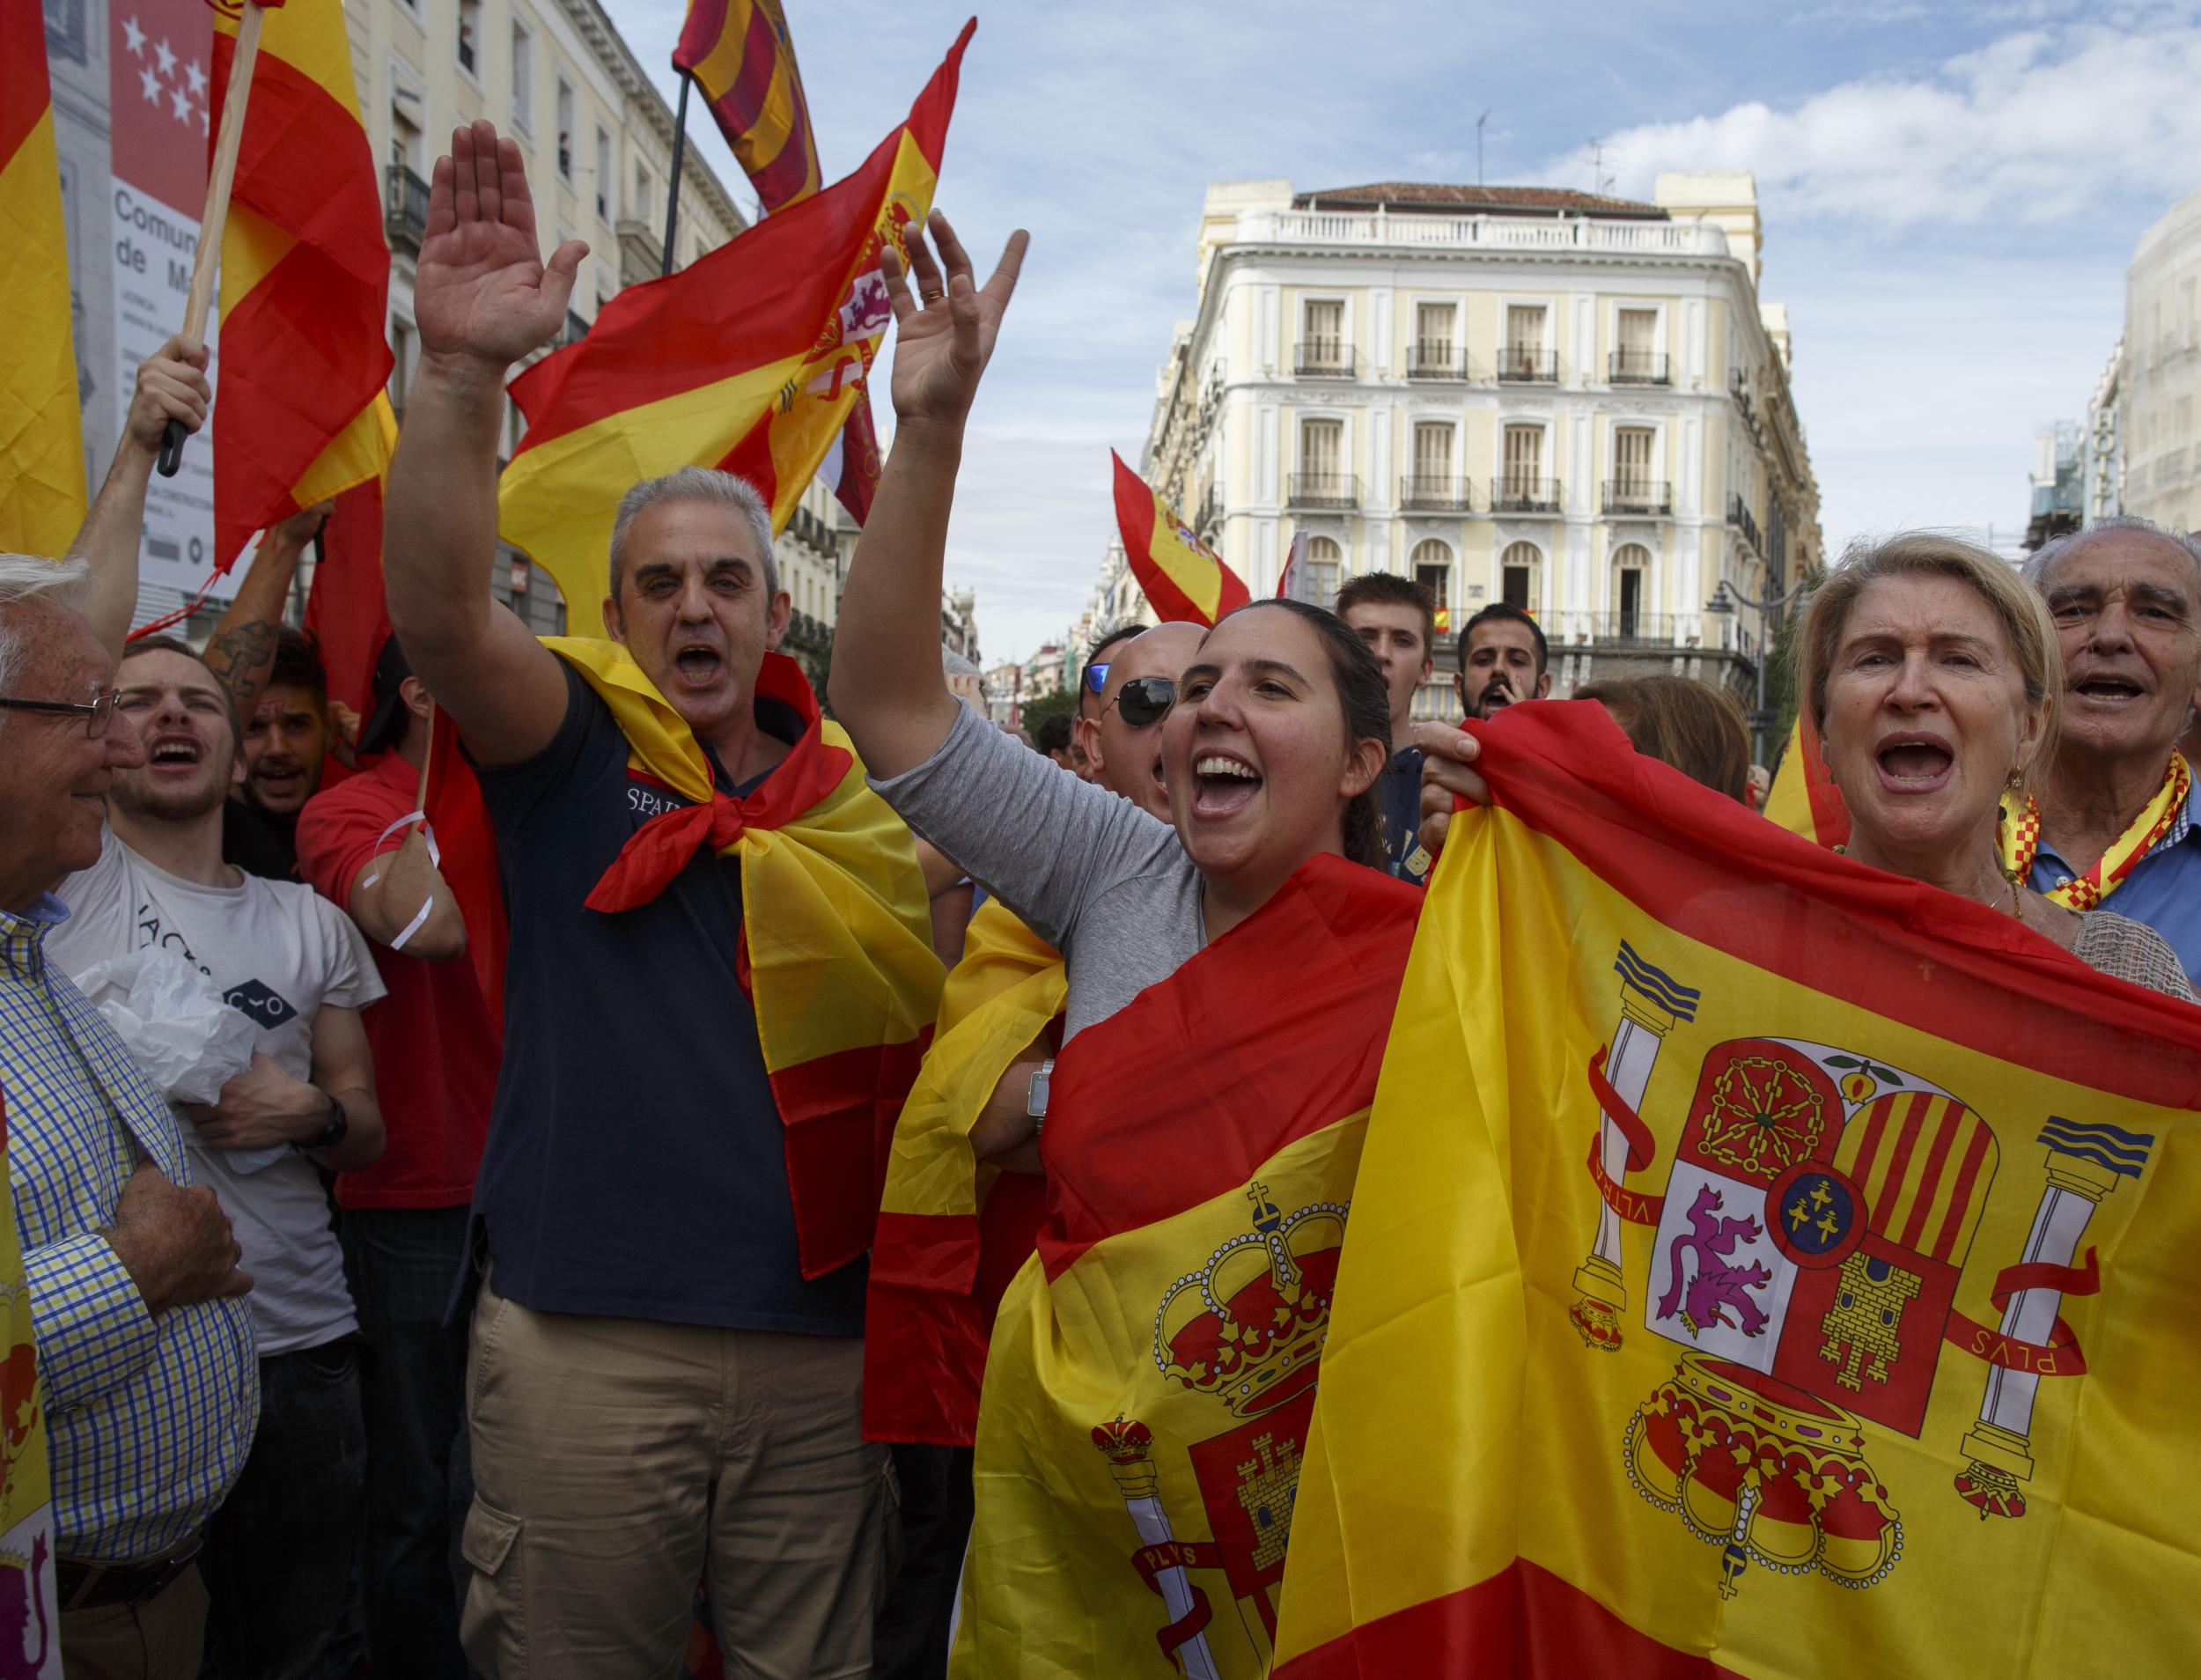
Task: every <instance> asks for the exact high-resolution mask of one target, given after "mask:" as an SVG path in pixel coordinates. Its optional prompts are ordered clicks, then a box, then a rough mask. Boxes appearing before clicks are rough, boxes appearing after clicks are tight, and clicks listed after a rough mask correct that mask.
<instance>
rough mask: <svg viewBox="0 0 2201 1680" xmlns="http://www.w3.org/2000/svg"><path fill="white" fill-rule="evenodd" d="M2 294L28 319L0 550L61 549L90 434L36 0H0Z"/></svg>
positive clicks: (0, 386) (7, 447) (2, 371)
mask: <svg viewBox="0 0 2201 1680" xmlns="http://www.w3.org/2000/svg"><path fill="white" fill-rule="evenodd" d="M0 297H5V298H7V300H8V308H9V311H10V313H11V314H12V315H13V316H14V317H15V318H16V320H17V321H19V322H20V323H21V325H22V327H23V328H24V330H22V331H21V332H19V333H11V334H10V335H9V348H8V354H7V355H6V357H0V460H4V461H6V462H7V471H6V472H5V473H4V474H0V549H4V550H7V551H9V552H11V553H14V554H38V555H45V556H49V557H51V558H55V559H58V558H60V557H61V556H63V555H64V554H66V553H68V551H69V545H70V542H72V541H73V540H74V539H75V537H76V534H77V527H80V526H81V525H83V523H84V516H85V479H84V474H85V466H84V434H83V431H82V429H81V426H80V424H79V416H78V413H77V353H76V349H75V343H74V340H73V338H72V336H71V332H70V306H69V247H68V244H67V242H66V240H64V239H63V236H62V219H61V165H60V161H59V158H58V156H57V154H56V152H55V147H54V100H53V92H52V89H51V88H50V86H49V85H48V81H47V77H46V18H45V13H44V12H43V11H41V10H40V7H39V6H38V5H37V4H35V0H0Z"/></svg>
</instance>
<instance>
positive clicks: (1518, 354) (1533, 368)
mask: <svg viewBox="0 0 2201 1680" xmlns="http://www.w3.org/2000/svg"><path fill="white" fill-rule="evenodd" d="M1550 313H1551V312H1550V310H1548V309H1546V308H1545V307H1544V306H1542V304H1508V305H1506V306H1505V348H1504V349H1503V350H1500V351H1499V352H1498V378H1499V379H1507V380H1516V381H1520V380H1526V381H1531V382H1549V381H1551V380H1555V379H1557V378H1558V377H1559V370H1558V358H1557V357H1556V356H1555V355H1553V354H1552V352H1551V351H1550V350H1546V349H1545V348H1544V329H1545V326H1546V323H1547V321H1549V319H1550Z"/></svg>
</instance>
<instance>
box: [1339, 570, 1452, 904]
mask: <svg viewBox="0 0 2201 1680" xmlns="http://www.w3.org/2000/svg"><path fill="white" fill-rule="evenodd" d="M1337 615H1338V617H1340V618H1342V619H1343V620H1344V621H1345V623H1346V625H1347V626H1348V627H1349V628H1350V629H1351V630H1352V632H1353V633H1354V634H1355V635H1356V636H1358V637H1360V639H1361V640H1362V641H1363V642H1364V643H1366V645H1367V648H1368V651H1369V652H1371V653H1373V654H1374V655H1375V660H1376V664H1377V666H1378V667H1379V668H1380V669H1381V671H1382V672H1383V686H1384V689H1385V690H1386V692H1387V693H1388V695H1389V696H1390V699H1391V748H1392V751H1391V756H1390V759H1389V760H1388V762H1387V763H1385V765H1384V767H1383V778H1382V780H1381V781H1380V783H1378V784H1377V802H1378V804H1379V806H1380V808H1381V811H1382V814H1383V848H1384V851H1385V853H1386V854H1387V855H1388V858H1389V859H1390V865H1391V873H1393V874H1394V875H1396V876H1397V877H1398V878H1399V879H1400V880H1401V881H1409V882H1411V883H1412V884H1413V885H1414V886H1417V887H1419V886H1421V885H1423V884H1424V882H1425V881H1427V880H1428V879H1429V866H1430V863H1431V862H1432V859H1431V858H1430V856H1429V854H1428V853H1427V852H1425V851H1423V850H1422V848H1421V844H1420V842H1419V840H1418V839H1417V831H1418V830H1419V829H1420V828H1421V811H1422V754H1421V749H1420V748H1418V747H1416V746H1415V745H1414V744H1413V742H1412V741H1410V740H1409V739H1408V736H1409V734H1410V733H1411V732H1412V729H1413V726H1414V696H1416V695H1417V693H1419V692H1420V690H1421V686H1422V684H1423V683H1424V682H1428V681H1429V674H1430V673H1431V672H1432V671H1433V670H1435V669H1436V666H1437V593H1436V591H1434V590H1433V589H1432V588H1431V587H1430V586H1428V585H1427V584H1425V583H1417V582H1415V581H1414V580H1413V579H1411V578H1401V577H1397V576H1395V575H1394V574H1393V573H1391V572H1388V571H1370V572H1364V573H1362V574H1361V575H1360V576H1359V577H1357V578H1353V579H1352V580H1351V582H1350V583H1348V584H1347V585H1346V586H1344V587H1343V589H1341V590H1339V591H1338V592H1337Z"/></svg>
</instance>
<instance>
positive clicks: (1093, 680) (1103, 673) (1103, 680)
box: [1086, 659, 1108, 694]
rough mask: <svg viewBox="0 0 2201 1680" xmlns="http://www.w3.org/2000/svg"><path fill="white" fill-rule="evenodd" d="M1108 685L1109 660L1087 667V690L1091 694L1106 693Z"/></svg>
mask: <svg viewBox="0 0 2201 1680" xmlns="http://www.w3.org/2000/svg"><path fill="white" fill-rule="evenodd" d="M1107 689H1108V661H1107V660H1106V659H1103V660H1101V663H1100V664H1098V665H1088V666H1087V667H1086V692H1087V693H1089V694H1101V693H1105V692H1106V691H1107Z"/></svg>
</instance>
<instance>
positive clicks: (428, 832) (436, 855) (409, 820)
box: [360, 811, 443, 951]
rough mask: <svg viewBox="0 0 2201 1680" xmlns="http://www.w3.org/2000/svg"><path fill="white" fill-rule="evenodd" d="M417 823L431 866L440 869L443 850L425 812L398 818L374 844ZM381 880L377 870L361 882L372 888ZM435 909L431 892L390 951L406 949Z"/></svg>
mask: <svg viewBox="0 0 2201 1680" xmlns="http://www.w3.org/2000/svg"><path fill="white" fill-rule="evenodd" d="M416 822H417V823H419V824H420V831H421V836H422V837H423V839H425V840H426V841H427V842H428V861H429V864H430V865H431V866H432V867H434V868H438V869H440V868H441V867H442V866H443V848H442V847H440V846H438V844H436V831H435V829H432V828H431V827H430V826H429V822H428V813H427V812H425V811H408V812H407V813H406V814H404V815H403V816H401V817H400V818H398V820H397V821H396V822H393V823H392V824H390V826H389V827H388V828H386V829H383V830H382V832H381V834H380V835H379V836H378V837H377V838H376V840H375V843H374V844H376V845H377V846H379V845H381V844H383V843H384V842H385V841H386V840H388V839H389V838H390V836H393V835H395V834H401V833H402V832H403V831H404V830H406V829H409V828H411V827H412V826H413V825H414V824H415V823H416ZM381 879H382V873H381V872H380V871H379V870H377V871H376V872H375V873H373V874H372V875H369V876H368V877H367V878H366V880H364V881H362V882H360V885H361V886H363V887H372V886H373V885H375V884H376V883H377V882H378V881H380V880H381ZM435 908H436V895H435V894H434V893H433V892H431V893H430V894H429V895H428V899H427V902H426V903H423V905H422V906H421V907H420V910H419V913H418V914H416V916H415V917H413V919H412V920H411V921H409V922H408V923H406V924H405V927H404V930H403V931H402V932H400V933H399V934H398V936H397V937H396V938H395V939H392V940H391V941H390V949H392V950H393V951H402V950H403V949H404V948H405V941H406V940H408V939H411V938H412V937H413V935H414V934H416V933H417V932H420V931H421V929H422V928H423V926H424V925H426V924H427V921H428V918H429V917H430V916H431V914H433V913H434V910H435Z"/></svg>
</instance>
